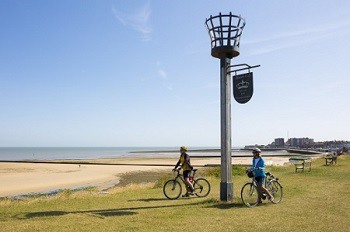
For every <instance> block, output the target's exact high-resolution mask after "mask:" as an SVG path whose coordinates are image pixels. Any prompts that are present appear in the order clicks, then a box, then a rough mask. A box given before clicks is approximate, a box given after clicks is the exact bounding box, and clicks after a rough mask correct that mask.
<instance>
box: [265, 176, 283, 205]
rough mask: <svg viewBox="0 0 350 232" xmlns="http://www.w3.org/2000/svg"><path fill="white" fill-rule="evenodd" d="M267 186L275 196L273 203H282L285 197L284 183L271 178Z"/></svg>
mask: <svg viewBox="0 0 350 232" xmlns="http://www.w3.org/2000/svg"><path fill="white" fill-rule="evenodd" d="M267 188H268V190H269V191H270V193H271V194H272V196H273V197H274V200H273V201H272V203H274V204H278V203H280V202H281V201H282V198H283V191H282V190H283V188H282V185H281V184H280V183H279V182H278V181H276V180H271V181H270V182H269V183H268V185H267Z"/></svg>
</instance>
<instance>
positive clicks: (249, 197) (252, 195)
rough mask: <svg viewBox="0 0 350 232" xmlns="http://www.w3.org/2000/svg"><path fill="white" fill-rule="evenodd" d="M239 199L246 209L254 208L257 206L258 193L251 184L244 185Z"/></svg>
mask: <svg viewBox="0 0 350 232" xmlns="http://www.w3.org/2000/svg"><path fill="white" fill-rule="evenodd" d="M241 198H242V201H243V203H244V204H245V205H246V206H248V207H254V206H256V205H257V204H258V191H257V189H256V186H255V185H253V184H252V183H246V184H245V185H243V187H242V189H241Z"/></svg>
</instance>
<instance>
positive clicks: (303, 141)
mask: <svg viewBox="0 0 350 232" xmlns="http://www.w3.org/2000/svg"><path fill="white" fill-rule="evenodd" d="M288 143H289V144H290V146H291V147H301V148H308V147H311V146H313V145H314V139H310V138H290V139H289V140H288Z"/></svg>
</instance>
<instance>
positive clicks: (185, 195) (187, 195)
mask: <svg viewBox="0 0 350 232" xmlns="http://www.w3.org/2000/svg"><path fill="white" fill-rule="evenodd" d="M182 197H190V194H189V193H186V194H184V195H182Z"/></svg>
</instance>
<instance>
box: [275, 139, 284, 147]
mask: <svg viewBox="0 0 350 232" xmlns="http://www.w3.org/2000/svg"><path fill="white" fill-rule="evenodd" d="M275 147H284V138H277V139H275Z"/></svg>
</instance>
